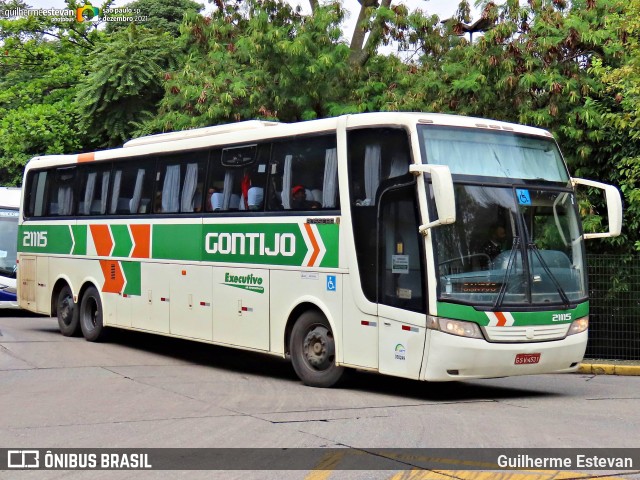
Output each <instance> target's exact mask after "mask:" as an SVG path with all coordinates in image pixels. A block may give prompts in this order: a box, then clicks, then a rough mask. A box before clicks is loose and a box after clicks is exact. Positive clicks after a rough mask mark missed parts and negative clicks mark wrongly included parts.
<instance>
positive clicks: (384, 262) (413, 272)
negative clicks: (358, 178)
mask: <svg viewBox="0 0 640 480" xmlns="http://www.w3.org/2000/svg"><path fill="white" fill-rule="evenodd" d="M418 220H419V215H418V206H417V201H416V197H415V184H410V185H406V186H397V187H392V188H390V189H388V190H386V191H385V192H384V193H383V195H382V197H381V200H380V208H379V210H378V255H379V256H378V303H379V307H378V314H379V316H380V323H381V325H380V330H379V343H378V345H379V358H380V372H381V373H388V374H391V375H397V376H401V377H408V378H415V379H417V378H419V375H420V366H421V364H422V356H423V353H424V342H425V333H426V328H425V327H426V289H425V269H424V258H425V257H424V254H423V247H422V245H421V243H422V238H421V236H420V234H419V233H418Z"/></svg>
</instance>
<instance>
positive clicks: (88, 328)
mask: <svg viewBox="0 0 640 480" xmlns="http://www.w3.org/2000/svg"><path fill="white" fill-rule="evenodd" d="M80 328H81V329H82V335H84V338H85V339H86V340H88V341H89V342H99V341H100V340H104V337H105V334H106V329H105V327H104V324H103V323H102V301H101V300H100V293H99V292H98V290H96V288H95V287H89V288H88V289H87V291H86V292H85V293H84V295H82V301H81V302H80Z"/></svg>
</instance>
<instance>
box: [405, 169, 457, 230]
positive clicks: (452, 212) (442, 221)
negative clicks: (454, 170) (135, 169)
mask: <svg viewBox="0 0 640 480" xmlns="http://www.w3.org/2000/svg"><path fill="white" fill-rule="evenodd" d="M409 171H410V172H411V173H413V174H414V175H415V176H417V177H418V176H420V175H421V174H424V173H428V174H430V175H431V184H432V185H433V196H434V199H435V202H436V210H437V211H438V218H437V219H436V220H434V221H431V222H427V223H425V224H423V225H420V227H419V228H418V231H419V232H420V233H421V234H422V235H427V234H428V232H429V229H431V228H433V227H438V226H440V225H449V224H451V223H454V222H455V221H456V201H455V194H454V191H453V180H452V179H451V170H449V167H448V166H446V165H410V166H409ZM424 191H425V192H426V191H427V186H426V185H424ZM424 213H425V212H423V219H424V218H425V214H424Z"/></svg>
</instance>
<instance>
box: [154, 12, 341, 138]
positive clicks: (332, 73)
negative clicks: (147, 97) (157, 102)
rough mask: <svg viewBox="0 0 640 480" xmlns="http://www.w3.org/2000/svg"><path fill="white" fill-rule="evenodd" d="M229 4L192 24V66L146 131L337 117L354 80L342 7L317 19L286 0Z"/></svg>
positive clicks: (170, 85) (169, 89)
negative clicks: (343, 37)
mask: <svg viewBox="0 0 640 480" xmlns="http://www.w3.org/2000/svg"><path fill="white" fill-rule="evenodd" d="M222 6H223V8H218V9H217V10H216V11H214V12H213V14H212V16H211V17H209V18H203V17H202V16H200V15H191V16H188V17H187V18H186V20H185V23H184V25H183V36H182V41H183V42H184V47H185V48H186V50H187V57H186V58H187V60H186V62H185V63H184V65H183V66H182V68H181V69H179V70H178V71H176V72H174V73H173V74H172V75H170V76H168V77H167V81H166V83H165V96H164V98H163V100H162V102H161V109H160V115H159V116H158V117H157V118H156V119H155V120H154V121H153V122H148V123H147V124H145V126H144V128H143V129H142V131H143V132H145V133H146V132H153V131H164V130H179V129H184V128H191V127H196V126H203V125H211V124H217V123H223V122H229V121H236V120H241V119H248V118H268V119H280V120H284V121H295V120H304V119H311V118H320V117H324V116H327V115H331V114H332V112H333V109H334V107H336V105H338V104H339V103H340V102H341V100H342V99H343V98H344V97H345V95H346V92H347V91H348V88H349V84H350V81H351V79H350V77H349V75H348V74H349V73H350V69H349V66H348V63H347V60H348V57H349V48H348V47H347V46H346V45H345V44H343V43H341V42H339V39H340V35H341V30H340V22H341V20H342V17H343V11H342V9H341V7H340V5H339V4H338V3H334V4H330V5H328V6H325V7H317V8H316V10H315V13H314V14H313V15H312V16H304V15H302V14H300V12H299V11H297V10H296V9H293V8H292V7H290V6H289V5H288V4H286V3H283V2H280V1H270V0H268V1H249V2H246V4H244V5H242V6H240V5H237V4H235V3H234V4H230V5H226V4H225V5H222Z"/></svg>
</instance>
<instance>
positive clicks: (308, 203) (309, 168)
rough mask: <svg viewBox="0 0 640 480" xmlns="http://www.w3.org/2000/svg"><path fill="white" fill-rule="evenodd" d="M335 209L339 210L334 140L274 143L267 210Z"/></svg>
mask: <svg viewBox="0 0 640 480" xmlns="http://www.w3.org/2000/svg"><path fill="white" fill-rule="evenodd" d="M335 208H338V158H337V152H336V138H335V136H334V135H326V136H322V137H313V138H306V139H301V140H297V141H293V142H291V141H287V142H279V143H275V144H274V146H273V155H272V159H271V165H270V180H269V202H268V209H269V210H315V209H335Z"/></svg>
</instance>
